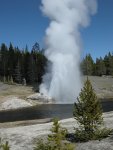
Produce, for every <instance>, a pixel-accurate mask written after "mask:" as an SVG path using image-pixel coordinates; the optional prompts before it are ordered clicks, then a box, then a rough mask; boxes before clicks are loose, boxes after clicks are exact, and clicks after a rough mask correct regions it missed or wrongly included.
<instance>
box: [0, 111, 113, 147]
mask: <svg viewBox="0 0 113 150" xmlns="http://www.w3.org/2000/svg"><path fill="white" fill-rule="evenodd" d="M103 116H104V122H105V126H106V127H109V128H112V129H113V112H109V113H106V114H104V115H103ZM60 122H61V125H62V126H63V127H66V128H67V129H68V131H69V132H70V133H73V132H74V127H77V124H76V121H75V120H74V119H73V118H70V119H65V120H61V121H60ZM51 126H52V123H45V124H36V125H29V126H20V127H13V128H3V127H2V128H0V137H2V138H3V140H4V141H6V140H8V141H9V145H10V147H11V150H33V147H34V145H35V142H36V139H39V138H46V137H47V134H49V133H50V128H51ZM76 150H113V135H111V136H110V137H108V138H105V139H103V140H101V141H98V140H96V141H89V142H86V143H76Z"/></svg>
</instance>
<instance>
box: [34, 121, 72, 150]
mask: <svg viewBox="0 0 113 150" xmlns="http://www.w3.org/2000/svg"><path fill="white" fill-rule="evenodd" d="M51 132H52V134H50V135H48V138H47V142H44V141H43V140H42V139H41V140H38V142H37V144H36V147H35V148H34V150H74V148H75V147H74V145H73V144H71V143H69V142H67V141H66V140H65V136H66V134H67V130H66V129H65V128H62V127H61V126H60V124H59V123H58V120H57V119H54V122H53V127H52V129H51Z"/></svg>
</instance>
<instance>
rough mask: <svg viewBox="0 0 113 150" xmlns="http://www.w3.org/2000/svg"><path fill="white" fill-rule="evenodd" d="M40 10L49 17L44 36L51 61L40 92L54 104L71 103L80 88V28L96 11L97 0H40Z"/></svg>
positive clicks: (47, 55)
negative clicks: (52, 99)
mask: <svg viewBox="0 0 113 150" xmlns="http://www.w3.org/2000/svg"><path fill="white" fill-rule="evenodd" d="M41 10H42V12H43V13H44V14H45V15H46V16H47V17H49V18H50V25H49V27H48V28H47V30H46V38H45V40H46V47H47V49H46V51H45V55H46V57H47V58H48V60H49V61H50V64H48V69H47V72H46V74H45V75H44V76H43V83H42V84H41V86H40V92H41V93H43V94H44V95H48V96H50V97H52V98H54V99H55V100H56V102H57V103H73V102H74V101H75V100H76V97H77V96H78V94H79V92H80V89H81V78H80V76H81V75H80V69H79V66H80V53H81V40H80V28H81V27H87V26H88V25H89V22H90V15H93V14H95V13H96V10H97V3H96V0H42V7H41Z"/></svg>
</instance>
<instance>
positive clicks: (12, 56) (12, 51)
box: [0, 42, 113, 84]
mask: <svg viewBox="0 0 113 150" xmlns="http://www.w3.org/2000/svg"><path fill="white" fill-rule="evenodd" d="M47 62H48V60H47V58H46V57H45V56H44V49H41V48H40V45H39V44H38V43H37V42H36V43H35V44H34V45H33V47H32V49H31V50H29V49H28V47H27V46H26V47H25V49H23V50H20V49H19V48H18V47H14V46H13V45H12V43H10V45H9V47H7V46H6V45H5V44H4V43H2V44H1V46H0V80H1V81H4V82H5V81H10V82H16V83H22V81H23V79H25V80H26V82H27V84H32V83H36V82H37V83H39V84H40V83H41V81H42V76H43V74H44V73H45V67H46V64H47ZM81 71H82V72H83V74H84V75H96V76H102V75H113V54H112V53H110V52H109V53H108V54H107V55H105V57H104V58H102V57H100V58H96V62H95V61H94V60H93V58H92V56H91V55H90V54H87V55H86V57H85V58H83V60H82V61H81Z"/></svg>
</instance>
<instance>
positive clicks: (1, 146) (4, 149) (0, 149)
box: [0, 139, 10, 150]
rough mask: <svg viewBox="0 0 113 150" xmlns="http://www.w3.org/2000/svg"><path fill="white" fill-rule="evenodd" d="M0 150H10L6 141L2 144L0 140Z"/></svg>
mask: <svg viewBox="0 0 113 150" xmlns="http://www.w3.org/2000/svg"><path fill="white" fill-rule="evenodd" d="M0 150H10V147H9V143H8V141H6V142H5V143H3V142H2V140H1V139H0Z"/></svg>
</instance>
